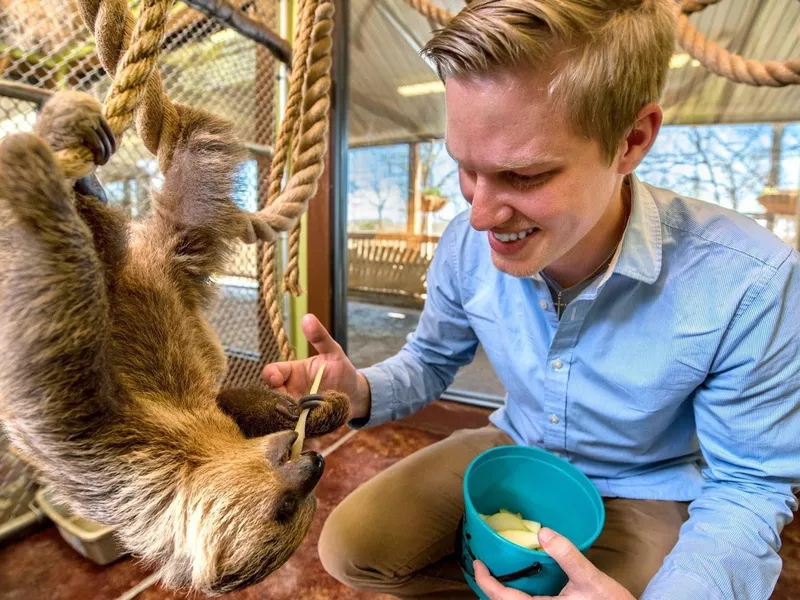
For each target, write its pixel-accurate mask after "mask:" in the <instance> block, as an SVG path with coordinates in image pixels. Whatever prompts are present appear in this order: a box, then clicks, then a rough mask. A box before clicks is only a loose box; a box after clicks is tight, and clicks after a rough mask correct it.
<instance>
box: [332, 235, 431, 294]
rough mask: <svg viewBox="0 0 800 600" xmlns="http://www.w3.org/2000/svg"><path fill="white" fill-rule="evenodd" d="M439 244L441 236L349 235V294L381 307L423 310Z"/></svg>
mask: <svg viewBox="0 0 800 600" xmlns="http://www.w3.org/2000/svg"><path fill="white" fill-rule="evenodd" d="M438 243H439V237H438V236H424V235H408V234H404V233H350V234H348V236H347V259H348V263H349V264H348V285H347V288H348V292H349V293H350V295H351V296H354V297H360V298H362V299H368V300H370V301H373V302H377V303H381V304H390V305H391V304H395V305H403V306H417V307H421V306H422V304H423V303H424V299H425V289H426V288H425V284H426V275H427V272H428V266H429V265H430V263H431V259H432V258H433V253H434V251H435V250H436V245H437V244H438Z"/></svg>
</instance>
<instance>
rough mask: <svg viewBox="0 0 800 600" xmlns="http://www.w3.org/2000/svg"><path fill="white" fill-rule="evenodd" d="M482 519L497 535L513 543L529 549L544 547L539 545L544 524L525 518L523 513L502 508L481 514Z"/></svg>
mask: <svg viewBox="0 0 800 600" xmlns="http://www.w3.org/2000/svg"><path fill="white" fill-rule="evenodd" d="M481 519H483V520H484V522H485V523H486V524H487V525H488V526H489V527H490V528H491V529H492V530H493V531H495V532H496V533H497V535H499V536H501V537H503V538H505V539H507V540H508V541H509V542H511V543H512V544H516V545H517V546H522V547H523V548H528V549H529V550H541V549H542V547H541V546H540V545H539V530H540V529H541V528H542V524H541V523H539V522H537V521H529V520H527V519H523V518H522V514H521V513H512V512H510V511H508V510H505V509H503V508H501V509H500V510H499V511H497V512H496V513H494V514H493V515H481Z"/></svg>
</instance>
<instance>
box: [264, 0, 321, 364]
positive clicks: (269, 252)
mask: <svg viewBox="0 0 800 600" xmlns="http://www.w3.org/2000/svg"><path fill="white" fill-rule="evenodd" d="M333 14H334V7H333V3H332V2H331V1H330V0H305V1H304V2H303V3H302V4H301V6H300V7H299V12H298V27H297V36H296V40H297V44H296V50H295V51H294V55H293V61H292V73H291V78H290V84H289V96H288V99H287V106H286V111H285V116H284V119H283V121H282V123H281V128H280V132H279V136H278V140H277V142H276V144H275V155H274V157H273V164H272V169H271V173H270V184H269V198H268V200H267V207H266V208H265V210H263V211H260V212H259V213H256V215H254V217H255V218H254V222H253V226H254V228H256V230H257V231H258V230H259V227H264V228H270V229H273V228H274V225H273V223H272V222H271V221H270V220H269V219H270V218H271V215H270V214H269V212H268V211H269V209H270V207H272V206H273V205H276V204H278V203H283V205H285V206H293V207H296V209H297V212H296V217H295V219H296V220H294V221H291V222H290V223H289V224H290V227H292V235H291V237H290V252H289V254H290V261H289V264H288V266H287V273H286V280H287V281H288V282H289V284H288V286H287V287H288V289H289V291H290V292H293V293H300V291H301V290H300V288H299V285H297V286H293V285H292V282H293V281H294V282H296V281H298V279H299V277H298V260H297V257H298V255H299V229H298V226H299V217H300V215H301V214H302V213H303V212H304V211H305V209H306V207H307V204H308V202H309V200H310V199H311V198H312V197H313V196H314V194H316V192H317V184H318V181H319V178H320V176H321V175H322V169H323V167H324V158H325V152H326V147H327V133H328V119H327V116H328V113H329V108H330V99H329V93H330V87H331V81H330V70H331V64H332V60H331V49H332V46H333V39H332V35H331V34H332V30H333ZM290 149H291V154H292V161H291V165H288V162H289V153H290ZM287 165H288V166H289V167H290V168H289V180H288V183H287V185H286V187H285V189H284V191H283V192H282V193H280V194H279V195H277V194H278V192H279V191H280V184H281V182H282V180H283V178H284V174H285V172H286V170H287ZM276 195H277V197H276ZM287 229H288V228H287ZM281 231H286V229H281ZM268 233H269V234H271V232H270V231H269V230H268ZM261 235H264V233H263V232H259V236H261ZM262 239H263V238H262ZM262 266H263V276H264V281H265V285H264V290H265V291H264V301H265V304H266V305H267V311H268V313H269V318H270V323H271V325H272V329H273V332H274V334H275V337H276V340H277V342H278V346H279V348H280V350H281V355H282V356H283V357H284V359H285V360H291V359H293V358H294V351H293V349H292V347H291V344H290V343H289V339H288V336H287V335H286V332H285V330H284V324H283V318H282V315H281V312H282V311H281V310H280V302H279V300H280V296H279V294H278V284H277V281H276V271H277V269H276V260H275V247H274V244H273V245H270V246H269V247H268V248H265V252H264V259H263V263H262Z"/></svg>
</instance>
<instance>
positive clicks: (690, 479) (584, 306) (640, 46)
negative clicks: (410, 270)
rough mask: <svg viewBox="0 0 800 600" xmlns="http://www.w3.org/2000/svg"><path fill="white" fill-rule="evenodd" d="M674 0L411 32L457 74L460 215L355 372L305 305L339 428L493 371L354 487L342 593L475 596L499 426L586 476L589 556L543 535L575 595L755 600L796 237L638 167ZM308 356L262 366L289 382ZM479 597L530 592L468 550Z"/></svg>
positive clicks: (573, 7)
mask: <svg viewBox="0 0 800 600" xmlns="http://www.w3.org/2000/svg"><path fill="white" fill-rule="evenodd" d="M672 8H673V3H672V2H671V0H650V1H647V0H645V1H642V0H475V1H473V2H471V3H470V4H469V6H468V7H467V8H465V9H464V10H463V11H462V12H461V13H460V14H459V15H458V16H457V17H456V18H455V19H453V21H452V22H451V23H450V24H449V25H448V26H447V27H445V28H444V29H443V30H442V31H440V32H438V33H437V34H436V35H435V36H434V37H433V39H432V40H431V41H430V42H429V43H428V45H427V46H426V48H425V54H426V55H427V56H428V57H429V58H430V59H431V60H432V61H433V63H434V64H435V65H436V66H437V68H438V70H439V72H440V75H441V77H442V79H443V80H444V81H445V87H446V92H445V102H446V106H447V137H446V141H447V146H448V149H449V151H450V153H451V155H452V156H453V158H454V159H455V160H456V161H457V162H458V165H459V177H460V183H461V189H462V192H463V194H464V197H465V198H466V199H467V200H468V201H469V202H470V204H471V209H470V211H469V212H468V213H466V214H463V215H461V216H459V217H457V218H456V219H455V220H454V221H453V222H452V223H451V224H450V225H449V226H448V228H447V230H446V232H445V233H444V235H443V236H442V238H441V241H440V243H439V246H438V249H437V252H436V256H435V258H434V260H433V262H432V265H431V268H430V272H429V278H428V297H427V300H426V304H425V309H424V311H423V313H422V316H421V319H420V322H419V325H418V327H417V330H416V331H415V333H414V334H413V335H412V336H410V337H409V340H408V342H407V344H406V345H405V347H404V348H403V349H402V350H401V351H400V352H399V353H398V354H397V355H396V356H394V357H392V358H390V359H388V360H386V361H384V362H382V363H380V364H378V365H375V366H373V367H371V368H368V369H365V370H363V371H361V372H357V371H356V370H355V369H354V367H353V365H352V364H351V363H350V361H349V360H348V359H347V358H346V357H345V356H344V354H343V353H342V351H341V349H340V348H339V347H338V346H337V345H336V344H335V342H334V341H333V340H332V339H331V338H330V337H329V336H328V334H327V333H326V332H325V330H324V329H323V328H322V327H321V325H320V324H319V322H318V321H316V320H315V319H313V317H308V318H306V320H305V321H304V324H303V326H304V332H305V334H306V336H307V338H308V339H309V341H310V342H311V343H312V344H313V345H314V346H315V347H316V349H317V350H318V351H319V353H320V354H321V355H322V358H324V359H325V360H327V367H326V371H325V378H324V380H323V385H324V386H326V387H333V388H338V389H340V390H342V391H344V392H346V393H348V394H349V395H350V397H351V399H352V415H353V421H352V426H353V427H368V426H373V425H377V424H380V423H384V422H386V421H390V420H392V419H399V418H402V417H405V416H407V415H409V414H411V413H412V412H414V411H416V410H418V409H420V408H421V407H423V406H424V405H426V404H427V403H429V402H431V401H433V400H434V399H436V398H437V397H438V396H439V395H440V394H441V393H442V392H443V391H444V390H445V388H446V387H447V386H448V385H449V384H450V383H451V382H452V381H453V378H454V376H455V373H456V371H457V370H458V368H459V367H461V366H463V365H465V364H467V363H469V362H470V361H471V360H472V358H473V356H474V352H475V349H476V346H477V344H478V343H479V342H480V343H481V344H482V345H483V347H484V349H485V351H486V353H487V355H488V357H489V359H490V360H491V361H492V364H493V366H494V368H495V370H496V371H497V374H498V376H499V378H500V379H501V381H502V382H503V384H504V386H505V388H506V390H507V402H506V405H505V406H504V407H503V408H502V409H501V410H499V411H497V412H496V413H494V414H493V415H492V417H491V421H492V425H491V426H489V427H486V428H484V429H479V430H473V431H460V432H457V433H456V434H454V435H453V436H451V437H449V438H448V439H446V440H444V441H442V442H440V443H438V444H435V445H433V446H430V447H428V448H425V449H424V450H422V451H420V452H418V453H416V454H414V455H412V456H411V457H409V458H407V459H406V460H404V461H401V462H399V463H398V464H396V465H394V466H393V467H392V468H390V469H388V470H387V471H386V472H384V473H381V474H380V475H379V476H377V477H375V478H374V479H373V480H372V481H369V482H367V483H366V484H365V485H363V486H362V487H360V488H359V489H358V490H356V491H355V492H354V493H353V494H352V495H351V496H350V497H348V498H347V499H346V500H345V501H344V502H343V503H342V504H341V505H340V506H339V507H337V509H336V510H335V511H334V512H333V513H332V514H331V516H330V518H329V519H328V521H327V523H326V525H325V528H324V530H323V533H322V536H321V540H320V544H319V552H320V558H321V560H322V563H323V565H324V566H325V568H326V569H327V570H328V571H329V572H330V573H331V575H333V576H334V577H336V578H337V579H339V580H340V581H342V582H344V583H346V584H347V585H350V586H352V587H355V588H360V589H366V590H372V591H375V592H381V593H386V594H392V595H395V596H398V597H404V598H462V597H463V598H469V597H474V595H473V594H471V593H470V592H469V590H468V589H467V587H466V584H465V583H464V579H463V577H462V575H461V573H460V570H459V568H458V565H457V564H456V562H455V560H454V557H453V544H454V538H455V531H456V528H457V525H458V522H459V519H460V517H461V514H462V512H463V498H462V490H461V483H462V478H463V474H464V471H465V469H466V467H467V466H468V464H469V462H470V461H471V460H472V459H473V458H474V457H475V456H476V455H478V454H479V453H480V452H482V451H484V450H486V449H488V448H490V447H493V446H496V445H501V444H511V443H515V444H527V445H533V446H539V447H542V448H545V449H547V450H549V451H551V452H553V453H555V454H557V455H559V456H561V457H563V458H565V459H566V460H569V461H570V462H572V463H573V464H574V465H575V466H576V467H578V468H580V469H581V470H583V471H584V472H585V473H586V474H587V475H588V476H589V477H590V478H591V479H592V481H593V482H594V483H595V484H596V486H597V487H598V489H599V490H600V492H601V494H602V495H603V497H604V500H605V505H606V512H607V520H606V526H605V529H604V531H603V533H602V534H601V536H600V538H599V539H598V540H597V543H596V544H595V545H594V547H593V548H592V549H591V550H590V552H589V553H588V559H584V558H583V557H582V556H581V555H580V553H578V552H577V550H576V549H575V547H574V546H572V544H570V543H569V542H568V541H567V540H566V539H565V538H563V537H560V536H558V535H557V534H553V533H552V532H549V531H546V530H543V533H542V535H541V536H540V538H541V543H542V545H543V547H544V550H545V551H546V552H548V553H549V554H550V555H551V556H553V557H554V558H555V559H556V560H557V561H558V562H559V563H560V564H561V566H562V567H563V568H564V570H565V571H566V572H567V574H568V575H569V577H570V583H569V584H568V587H567V589H565V590H564V592H563V594H564V595H568V597H571V598H592V599H603V600H609V599H623V598H624V599H629V598H631V597H641V598H644V599H646V600H652V599H660V598H670V599H683V598H686V599H689V598H691V599H692V600H695V599H697V598H704V599H716V600H723V599H725V600H731V599H740V598H741V599H745V598H747V599H764V600H766V599H767V598H768V597H769V595H770V593H771V591H772V589H773V587H774V584H775V582H776V580H777V578H778V575H779V573H780V569H781V561H780V558H779V557H778V554H777V551H778V549H779V546H780V538H779V535H780V532H781V530H782V528H783V526H784V525H785V524H786V523H787V522H789V520H790V519H791V518H792V511H794V510H796V508H797V503H796V498H795V496H794V494H795V493H796V490H797V484H798V481H800V373H798V364H799V363H798V360H800V359H798V354H799V352H798V351H799V350H800V348H799V347H798V345H799V344H800V342H798V340H800V337H798V333H800V330H799V326H800V302H799V301H798V299H800V277H799V276H798V254H797V253H796V252H794V251H793V250H791V249H790V248H788V247H787V246H786V245H784V244H782V243H781V242H780V241H779V240H778V239H777V238H775V237H774V236H772V234H770V233H769V232H767V231H766V230H764V229H763V228H761V227H759V226H758V225H757V224H756V223H754V222H753V221H751V220H749V219H746V218H744V217H741V216H740V215H738V214H736V213H734V212H732V211H728V210H725V209H722V208H720V207H717V206H714V205H711V204H707V203H703V202H700V201H696V200H692V199H687V198H682V197H679V196H677V195H676V194H674V193H671V192H669V191H666V190H661V189H655V188H652V187H650V186H647V185H645V184H643V183H642V182H640V181H639V180H638V179H637V178H636V177H635V176H634V175H633V172H634V170H635V169H636V167H637V166H638V165H639V164H640V162H641V161H642V159H643V158H644V157H645V155H646V154H647V152H648V151H649V149H650V148H651V146H652V144H653V142H654V141H655V138H656V136H657V134H658V131H659V128H660V126H661V122H662V112H661V109H660V107H659V106H658V104H657V103H656V102H657V100H658V98H659V97H660V94H661V92H662V89H663V87H664V82H665V79H666V73H667V69H668V63H669V59H670V55H671V54H672V52H673V49H674V47H675V39H674V35H675V34H674V26H675V25H674V20H673V14H672ZM318 360H319V359H318V358H314V359H310V360H308V361H298V362H293V363H282V364H275V365H270V366H268V367H266V368H265V371H264V376H265V379H266V380H267V382H268V383H269V384H270V385H272V386H274V387H278V388H281V389H284V390H287V391H289V392H290V393H292V394H294V395H296V396H300V395H302V394H303V393H306V391H307V390H308V387H309V385H310V383H311V380H312V378H313V376H314V374H315V372H316V368H317V365H318V362H317V361H318ZM476 573H477V576H478V577H477V578H478V582H479V583H480V585H481V586H482V587H483V589H484V590H485V591H486V592H487V594H488V595H489V596H490V597H491V598H493V599H497V598H508V599H511V598H526V597H527V596H525V595H524V594H520V593H519V592H516V591H514V590H510V589H505V588H504V587H503V586H502V585H500V584H499V583H498V582H497V581H496V580H494V579H493V578H492V577H491V576H490V575H489V574H488V573H487V572H486V569H485V568H483V566H482V565H480V564H477V565H476Z"/></svg>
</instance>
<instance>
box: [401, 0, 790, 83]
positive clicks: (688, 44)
mask: <svg viewBox="0 0 800 600" xmlns="http://www.w3.org/2000/svg"><path fill="white" fill-rule="evenodd" d="M721 1H722V0H683V1H680V0H678V1H676V8H675V11H676V13H677V17H678V41H679V43H680V45H681V47H683V49H684V50H686V52H687V53H688V54H689V56H691V57H692V58H694V59H695V60H697V61H699V62H700V64H701V65H702V66H703V67H705V68H706V69H708V70H709V71H711V72H712V73H716V74H717V75H720V76H722V77H725V78H726V79H728V80H730V81H733V82H735V83H745V84H747V85H752V86H770V87H782V86H786V85H793V84H798V83H800V60H799V59H790V60H786V61H783V62H781V61H766V62H762V61H757V60H748V59H745V58H742V57H741V56H739V55H737V54H732V53H731V52H729V51H728V50H726V49H725V48H721V47H719V46H718V45H717V44H715V43H714V42H713V41H711V40H709V39H707V38H706V37H705V36H704V35H703V34H702V33H700V32H699V31H697V29H696V28H695V27H694V25H692V24H691V23H690V22H689V15H691V14H692V13H696V12H700V11H701V10H703V9H704V8H706V7H708V6H711V5H713V4H718V3H719V2H721ZM406 3H407V4H409V5H411V6H412V7H413V8H414V9H415V10H416V11H417V12H419V13H420V14H421V15H423V16H425V17H427V18H429V19H431V20H433V21H435V22H436V23H438V24H439V25H442V26H445V25H447V24H448V23H449V22H450V20H451V19H452V18H453V16H454V15H453V13H451V12H449V11H447V10H445V9H443V8H440V7H438V6H436V5H435V4H433V3H432V2H430V1H429V0H406Z"/></svg>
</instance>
